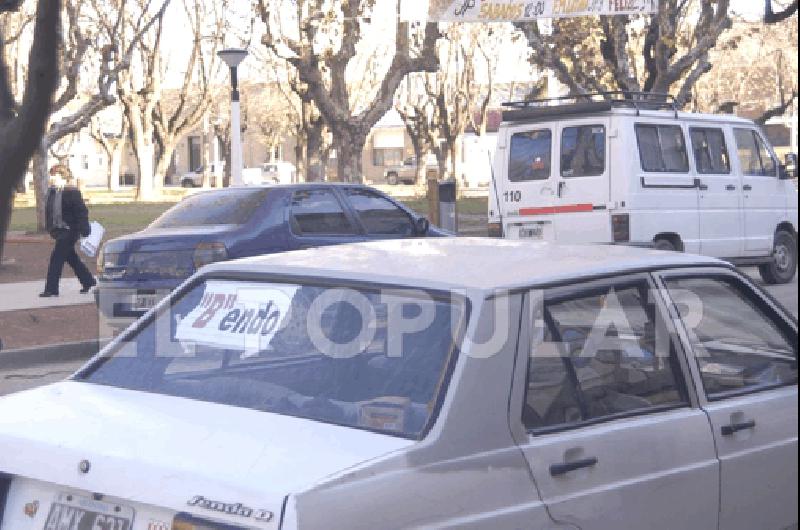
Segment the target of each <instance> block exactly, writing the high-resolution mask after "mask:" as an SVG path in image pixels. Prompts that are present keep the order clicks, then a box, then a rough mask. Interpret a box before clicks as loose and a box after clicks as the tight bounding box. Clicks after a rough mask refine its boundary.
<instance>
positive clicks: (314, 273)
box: [203, 237, 728, 292]
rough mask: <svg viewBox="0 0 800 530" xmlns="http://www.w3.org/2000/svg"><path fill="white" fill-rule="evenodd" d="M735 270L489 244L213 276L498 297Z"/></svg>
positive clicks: (311, 252) (603, 248)
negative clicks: (673, 273)
mask: <svg viewBox="0 0 800 530" xmlns="http://www.w3.org/2000/svg"><path fill="white" fill-rule="evenodd" d="M693 266H728V265H727V264H725V263H724V262H721V261H719V260H716V259H712V258H706V257H702V256H693V255H688V254H679V253H674V252H658V251H654V250H645V249H636V248H631V247H624V246H614V245H571V246H568V245H558V244H552V243H546V242H526V241H509V240H502V239H490V238H455V237H454V238H427V239H426V238H419V239H401V240H384V241H374V242H368V243H353V244H346V245H338V246H327V247H319V248H312V249H308V250H301V251H295V252H284V253H280V254H272V255H266V256H259V257H254V258H246V259H241V260H235V261H229V262H222V263H217V264H214V265H211V266H209V267H207V268H206V269H203V271H204V272H206V273H210V274H213V273H226V275H228V274H230V275H232V276H236V275H237V274H242V275H243V276H246V275H250V274H253V273H255V274H264V275H279V276H284V275H288V276H300V277H306V278H314V279H323V280H324V279H333V280H337V281H338V280H345V281H357V282H367V283H375V284H384V285H398V286H409V287H419V288H424V289H434V290H448V291H449V290H454V289H467V290H472V289H477V290H481V291H486V292H491V291H496V290H513V289H520V288H526V287H534V286H537V285H546V284H553V283H560V282H567V281H569V280H573V279H582V278H587V277H598V276H607V275H613V274H617V273H625V272H635V271H643V270H654V269H665V268H674V267H693Z"/></svg>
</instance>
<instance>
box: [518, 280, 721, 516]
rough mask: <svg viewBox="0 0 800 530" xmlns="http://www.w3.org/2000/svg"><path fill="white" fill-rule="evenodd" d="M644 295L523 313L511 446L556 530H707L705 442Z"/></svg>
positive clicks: (628, 293)
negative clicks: (521, 377)
mask: <svg viewBox="0 0 800 530" xmlns="http://www.w3.org/2000/svg"><path fill="white" fill-rule="evenodd" d="M653 289H654V284H653V283H652V279H651V278H650V276H649V275H647V274H639V275H631V276H627V277H624V278H619V279H613V280H602V281H596V282H587V283H583V284H576V285H572V286H568V287H563V288H558V289H552V290H547V291H545V292H544V295H543V302H542V303H533V308H534V309H533V311H532V321H533V324H532V326H533V327H534V332H533V333H532V334H531V335H532V336H533V339H532V340H531V341H529V342H528V343H527V344H522V345H521V347H522V348H524V349H526V350H527V351H528V352H530V353H529V354H524V353H521V354H520V359H523V358H526V357H527V359H528V366H527V369H526V371H527V385H526V387H525V396H524V397H522V398H521V399H522V400H523V401H524V406H523V407H522V423H523V425H524V429H525V432H526V434H525V436H524V440H523V443H521V444H520V445H521V448H522V451H523V452H524V454H525V456H526V459H527V461H528V463H529V465H530V469H531V472H532V474H533V478H534V481H535V483H536V485H537V487H538V490H539V494H540V495H541V498H542V500H543V501H544V502H545V504H546V505H547V507H548V510H549V512H550V514H551V515H552V517H553V518H554V519H555V520H556V521H557V522H558V523H562V524H570V525H574V526H575V527H578V528H580V529H581V530H619V529H622V528H625V529H627V528H630V529H634V528H635V529H639V528H647V529H656V530H658V529H663V530H674V529H676V528H692V529H695V530H705V529H707V530H712V529H713V530H716V529H717V522H718V508H719V503H718V501H719V469H718V467H719V464H718V462H717V458H716V453H715V451H714V443H713V437H712V434H711V430H710V428H709V425H708V420H707V418H706V416H705V414H704V413H703V411H702V410H701V409H700V408H699V405H698V403H697V397H696V395H694V393H693V389H692V388H691V387H690V386H689V385H688V384H687V377H686V373H687V363H686V358H685V356H684V355H683V353H682V351H681V350H680V345H679V344H678V343H676V342H675V341H673V339H672V338H671V336H672V333H673V331H672V329H671V322H670V321H669V320H668V319H665V318H663V316H664V314H665V307H664V304H663V301H662V300H660V299H659V297H658V296H657V295H656V296H653ZM529 296H530V297H533V296H534V294H533V293H532V294H531V295H529ZM524 351H525V350H524ZM523 366H524V364H523ZM523 369H524V368H523ZM512 410H513V408H512ZM517 410H518V409H517ZM510 421H511V422H512V428H513V422H519V421H520V419H519V418H511V420H510Z"/></svg>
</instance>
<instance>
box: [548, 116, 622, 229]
mask: <svg viewBox="0 0 800 530" xmlns="http://www.w3.org/2000/svg"><path fill="white" fill-rule="evenodd" d="M609 121H610V120H609V119H608V118H585V119H581V120H572V121H570V122H568V123H564V124H562V125H560V126H559V127H558V140H557V142H556V143H557V149H558V153H559V156H558V170H557V173H556V207H555V208H554V211H553V215H554V216H556V217H557V224H556V238H557V239H558V240H559V241H563V242H565V243H593V242H610V241H611V223H610V221H608V213H607V212H608V202H609V200H610V198H611V197H610V194H611V188H610V183H609V174H610V167H609V162H610V160H609V156H608V140H607V138H608V130H609ZM554 173H555V172H554Z"/></svg>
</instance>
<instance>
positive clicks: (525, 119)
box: [503, 103, 753, 127]
mask: <svg viewBox="0 0 800 530" xmlns="http://www.w3.org/2000/svg"><path fill="white" fill-rule="evenodd" d="M609 115H612V116H630V117H634V118H639V119H645V118H652V119H662V120H673V121H675V122H676V123H678V124H680V123H684V122H708V123H716V124H720V123H723V124H731V125H740V126H751V127H752V126H753V121H752V120H749V119H747V118H742V117H739V116H735V115H733V114H702V113H696V112H678V113H677V116H676V113H675V112H674V111H669V110H650V109H642V110H636V109H632V108H620V107H614V106H612V105H611V104H603V103H579V104H574V105H555V106H551V107H531V108H523V109H515V110H509V111H506V112H504V113H503V125H505V126H511V125H520V124H525V123H537V122H553V121H568V120H573V119H579V118H587V117H594V116H609Z"/></svg>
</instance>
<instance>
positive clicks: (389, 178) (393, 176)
mask: <svg viewBox="0 0 800 530" xmlns="http://www.w3.org/2000/svg"><path fill="white" fill-rule="evenodd" d="M386 182H388V183H389V185H390V186H397V183H398V182H399V179H398V178H397V173H389V174H388V175H386Z"/></svg>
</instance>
